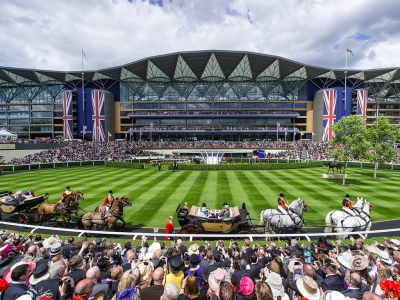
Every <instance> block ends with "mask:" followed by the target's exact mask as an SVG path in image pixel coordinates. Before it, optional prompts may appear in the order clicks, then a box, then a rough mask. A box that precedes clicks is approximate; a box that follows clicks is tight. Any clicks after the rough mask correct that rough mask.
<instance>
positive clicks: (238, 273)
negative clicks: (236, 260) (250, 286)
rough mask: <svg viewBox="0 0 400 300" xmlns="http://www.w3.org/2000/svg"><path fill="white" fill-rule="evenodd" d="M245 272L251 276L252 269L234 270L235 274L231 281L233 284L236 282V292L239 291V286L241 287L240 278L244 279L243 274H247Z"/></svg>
mask: <svg viewBox="0 0 400 300" xmlns="http://www.w3.org/2000/svg"><path fill="white" fill-rule="evenodd" d="M245 273H246V274H247V275H249V277H250V278H251V273H250V270H243V269H240V270H237V271H235V272H233V274H232V276H231V282H232V283H233V284H236V293H237V292H238V291H239V288H240V279H242V277H243V274H245ZM245 276H246V275H245Z"/></svg>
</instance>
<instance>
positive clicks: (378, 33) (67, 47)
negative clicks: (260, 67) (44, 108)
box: [0, 0, 400, 70]
mask: <svg viewBox="0 0 400 300" xmlns="http://www.w3.org/2000/svg"><path fill="white" fill-rule="evenodd" d="M163 4H164V5H163V7H160V6H158V5H152V4H150V3H149V2H148V1H141V0H136V1H135V0H133V1H132V3H131V2H129V1H128V0H118V1H116V0H114V1H112V0H85V1H82V0H69V1H52V0H31V1H24V0H14V1H1V2H0V11H1V12H2V13H1V14H0V32H2V34H1V35H0V53H1V55H0V65H2V66H8V67H21V68H36V69H49V70H80V69H81V48H82V47H83V48H84V49H85V52H86V55H87V58H88V60H87V61H85V62H84V65H85V69H101V68H109V67H114V66H118V65H122V64H126V63H130V62H132V61H135V60H139V59H143V58H146V57H149V56H153V55H162V54H166V53H171V52H179V51H192V50H208V49H217V50H219V49H221V50H242V51H253V52H260V53H265V54H271V55H277V56H282V57H285V58H288V59H291V60H295V61H298V62H302V63H306V64H310V65H316V66H321V67H327V68H344V61H345V55H346V52H345V49H346V46H348V47H349V48H350V49H352V51H353V52H354V54H355V55H354V56H353V57H351V59H350V58H349V60H348V66H349V68H357V69H366V68H382V67H393V66H400V56H399V55H398V53H400V6H399V5H398V1H396V0H383V1H375V0H365V1H361V0H358V1H357V0H354V1H347V0H337V1H311V0H310V1H300V0H299V1H296V0H276V1H259V0H219V1H214V0H190V1H189V0H172V1H169V0H164V1H163ZM335 45H337V46H336V47H335Z"/></svg>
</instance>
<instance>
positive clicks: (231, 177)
mask: <svg viewBox="0 0 400 300" xmlns="http://www.w3.org/2000/svg"><path fill="white" fill-rule="evenodd" d="M225 174H226V179H227V181H228V182H229V187H230V191H231V194H232V199H231V200H230V201H227V202H228V204H229V205H231V206H236V205H237V206H239V207H241V205H242V203H243V202H245V203H249V202H250V199H249V194H248V193H247V188H245V186H243V185H242V184H241V182H240V181H239V180H238V178H237V175H236V172H235V171H227V172H225Z"/></svg>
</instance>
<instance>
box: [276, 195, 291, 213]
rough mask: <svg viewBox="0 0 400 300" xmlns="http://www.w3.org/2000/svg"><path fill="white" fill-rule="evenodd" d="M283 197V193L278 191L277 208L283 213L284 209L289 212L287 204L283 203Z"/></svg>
mask: <svg viewBox="0 0 400 300" xmlns="http://www.w3.org/2000/svg"><path fill="white" fill-rule="evenodd" d="M283 197H285V194H284V193H280V194H279V197H278V209H279V210H280V211H282V212H283V213H285V211H284V210H286V212H287V213H289V208H288V207H287V205H286V203H285V199H284V198H283ZM281 208H282V209H281Z"/></svg>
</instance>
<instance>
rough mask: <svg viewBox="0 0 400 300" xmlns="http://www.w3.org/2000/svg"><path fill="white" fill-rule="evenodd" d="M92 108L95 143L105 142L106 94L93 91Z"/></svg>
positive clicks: (93, 138)
mask: <svg viewBox="0 0 400 300" xmlns="http://www.w3.org/2000/svg"><path fill="white" fill-rule="evenodd" d="M92 108H93V115H92V121H93V136H92V140H93V141H94V142H104V141H105V133H104V128H105V117H104V92H103V91H98V90H93V91H92Z"/></svg>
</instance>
